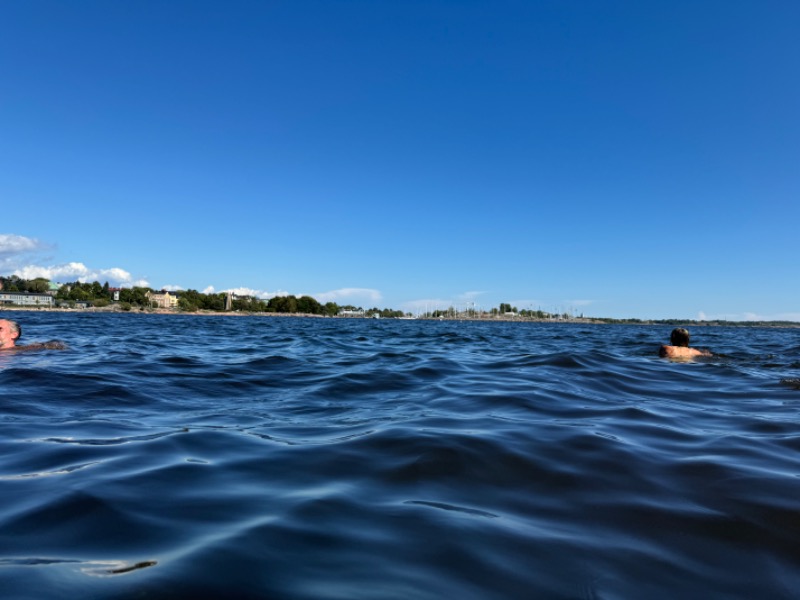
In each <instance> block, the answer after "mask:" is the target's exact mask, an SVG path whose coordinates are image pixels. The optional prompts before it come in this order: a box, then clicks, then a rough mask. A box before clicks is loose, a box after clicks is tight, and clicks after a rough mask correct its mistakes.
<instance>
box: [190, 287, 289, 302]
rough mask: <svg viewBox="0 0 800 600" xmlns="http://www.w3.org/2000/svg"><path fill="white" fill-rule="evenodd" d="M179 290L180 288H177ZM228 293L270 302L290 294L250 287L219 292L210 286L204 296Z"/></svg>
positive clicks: (204, 291)
mask: <svg viewBox="0 0 800 600" xmlns="http://www.w3.org/2000/svg"><path fill="white" fill-rule="evenodd" d="M177 289H179V288H177ZM228 292H232V293H234V294H235V295H237V296H252V297H253V298H259V299H260V300H269V299H270V298H274V297H275V296H288V295H289V292H286V291H284V290H278V291H277V292H269V291H267V290H256V289H253V288H249V287H238V288H228V289H224V290H219V291H217V288H215V287H214V286H213V285H209V286H208V287H206V288H205V289H204V290H203V292H202V293H203V294H217V293H220V294H227V293H228Z"/></svg>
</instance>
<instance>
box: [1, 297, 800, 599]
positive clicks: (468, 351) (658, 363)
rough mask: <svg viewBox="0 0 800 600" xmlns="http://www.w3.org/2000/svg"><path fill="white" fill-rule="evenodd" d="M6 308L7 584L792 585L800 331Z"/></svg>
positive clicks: (113, 592)
mask: <svg viewBox="0 0 800 600" xmlns="http://www.w3.org/2000/svg"><path fill="white" fill-rule="evenodd" d="M2 316H5V317H6V318H15V319H18V320H20V321H21V322H22V324H23V326H24V340H23V341H26V340H27V341H34V340H39V341H42V340H49V339H53V338H57V339H61V340H63V341H65V342H66V343H67V344H68V345H69V349H68V350H64V351H42V352H27V353H3V354H2V355H0V393H1V394H2V404H1V405H0V597H2V598H3V599H37V600H38V599H41V598H80V599H134V598H136V599H138V598H147V599H162V598H232V599H246V598H280V599H295V598H296V599H351V598H366V599H409V598H415V599H416V598H420V599H434V598H435V599H440V598H446V599H450V598H458V599H473V598H474V599H493V598H497V599H506V598H586V599H599V598H609V599H610V598H632V599H639V598H649V599H653V598H665V599H666V598H670V599H672V598H748V599H750V598H797V597H798V596H799V595H800V389H798V385H796V384H793V382H792V380H793V379H795V380H796V379H797V378H798V377H799V376H800V330H798V329H749V328H723V327H695V328H693V329H692V334H693V345H696V346H699V347H707V348H709V349H711V350H712V351H713V352H715V353H716V355H715V356H714V357H712V358H708V359H702V360H697V361H695V362H688V363H676V362H670V361H668V360H665V359H660V358H658V357H657V349H658V346H659V344H661V343H663V342H665V341H666V340H667V339H668V337H669V332H670V327H667V326H612V325H586V324H568V323H553V324H543V323H507V322H466V321H462V322H459V321H442V322H438V321H396V320H385V319H384V320H366V319H314V318H306V319H303V318H278V317H233V316H229V317H225V316H184V315H174V316H169V315H145V314H86V313H83V314H76V313H73V314H60V313H44V312H42V313H35V312H29V313H24V312H20V313H5V314H4V315H2Z"/></svg>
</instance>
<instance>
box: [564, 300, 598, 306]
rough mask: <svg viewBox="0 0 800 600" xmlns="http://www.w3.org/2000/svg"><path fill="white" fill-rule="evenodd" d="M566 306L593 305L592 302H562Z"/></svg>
mask: <svg viewBox="0 0 800 600" xmlns="http://www.w3.org/2000/svg"><path fill="white" fill-rule="evenodd" d="M564 304H566V305H567V306H589V305H590V304H594V300H564Z"/></svg>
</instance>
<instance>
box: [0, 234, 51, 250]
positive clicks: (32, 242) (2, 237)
mask: <svg viewBox="0 0 800 600" xmlns="http://www.w3.org/2000/svg"><path fill="white" fill-rule="evenodd" d="M47 249H48V246H47V245H46V244H43V243H42V242H40V241H39V240H37V239H34V238H29V237H25V236H23V235H14V234H13V233H0V255H13V254H24V253H26V252H38V251H41V250H47Z"/></svg>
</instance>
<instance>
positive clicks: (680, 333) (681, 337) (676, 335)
mask: <svg viewBox="0 0 800 600" xmlns="http://www.w3.org/2000/svg"><path fill="white" fill-rule="evenodd" d="M669 343H670V344H672V345H673V346H682V347H684V348H688V347H689V332H688V331H687V330H686V329H684V328H683V327H678V328H676V329H673V330H672V335H670V336H669Z"/></svg>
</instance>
